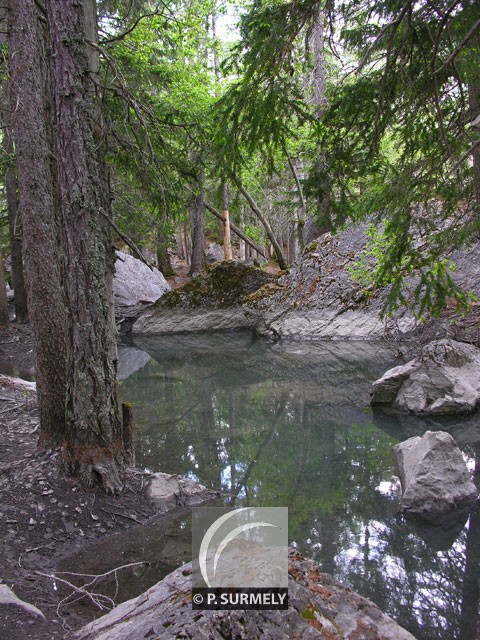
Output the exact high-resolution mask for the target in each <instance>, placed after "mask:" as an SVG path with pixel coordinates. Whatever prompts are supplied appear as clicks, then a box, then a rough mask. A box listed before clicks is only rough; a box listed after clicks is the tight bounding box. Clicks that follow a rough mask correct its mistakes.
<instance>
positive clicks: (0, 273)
mask: <svg viewBox="0 0 480 640" xmlns="http://www.w3.org/2000/svg"><path fill="white" fill-rule="evenodd" d="M0 325H1V326H4V327H6V326H7V325H8V301H7V287H6V283H5V270H4V268H3V255H2V252H1V251H0Z"/></svg>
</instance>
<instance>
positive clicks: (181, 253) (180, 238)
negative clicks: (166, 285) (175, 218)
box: [176, 227, 185, 260]
mask: <svg viewBox="0 0 480 640" xmlns="http://www.w3.org/2000/svg"><path fill="white" fill-rule="evenodd" d="M176 236H177V251H178V257H179V258H180V260H185V246H184V243H183V233H182V228H181V227H180V229H177V233H176Z"/></svg>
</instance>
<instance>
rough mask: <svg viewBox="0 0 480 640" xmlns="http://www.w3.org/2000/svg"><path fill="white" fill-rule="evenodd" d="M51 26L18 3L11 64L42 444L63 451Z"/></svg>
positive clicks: (25, 2) (13, 12)
mask: <svg viewBox="0 0 480 640" xmlns="http://www.w3.org/2000/svg"><path fill="white" fill-rule="evenodd" d="M44 24H45V17H44V16H43V15H39V13H38V8H37V6H36V3H35V0H11V2H10V11H9V30H8V60H9V72H10V76H11V78H12V83H11V91H12V105H13V106H14V109H13V112H12V121H13V127H14V135H15V144H16V162H17V172H18V186H19V207H20V210H21V213H22V223H23V246H24V262H25V272H26V279H27V295H28V307H29V312H30V322H31V326H32V332H33V336H34V340H35V355H36V374H37V395H38V404H39V411H40V423H41V435H40V440H41V443H42V444H45V445H46V444H53V445H57V444H60V443H61V442H62V441H63V438H64V436H65V392H66V376H67V370H66V343H65V326H66V307H65V298H64V294H63V286H62V281H61V271H60V268H59V264H60V263H61V260H62V255H61V249H60V244H59V242H58V237H59V230H58V225H57V220H56V218H55V213H54V212H55V193H54V190H55V187H54V185H55V181H54V177H53V173H52V166H51V163H52V154H51V149H50V146H49V130H48V127H47V123H46V119H45V117H44V115H45V114H46V113H47V112H51V105H49V104H48V103H47V104H46V101H45V86H46V68H45V64H44V61H45V51H44V47H43V46H42V45H43V43H44V39H45V33H44Z"/></svg>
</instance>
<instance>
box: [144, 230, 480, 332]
mask: <svg viewBox="0 0 480 640" xmlns="http://www.w3.org/2000/svg"><path fill="white" fill-rule="evenodd" d="M365 232H366V226H365V225H363V226H359V227H355V228H350V229H347V230H346V231H343V232H341V233H339V234H337V235H335V236H333V235H331V234H329V233H325V234H323V235H322V236H320V237H319V238H317V240H315V241H314V242H313V243H311V244H310V245H308V246H307V247H306V249H305V250H304V252H303V254H302V256H301V257H300V259H299V260H298V261H297V262H296V263H294V264H293V265H292V267H291V268H290V269H289V271H287V272H285V273H283V274H281V275H280V276H279V277H277V278H273V277H271V276H269V275H268V274H266V273H264V272H262V271H261V270H259V269H254V268H253V267H246V266H245V265H244V264H242V263H235V262H229V263H217V264H215V265H213V266H212V267H209V268H208V269H207V271H206V272H205V274H204V275H202V276H200V277H199V278H196V279H194V280H192V281H191V282H190V283H188V284H187V285H185V287H183V288H182V289H178V290H176V291H175V292H171V293H170V294H168V295H167V296H165V297H164V298H162V300H161V301H160V302H159V303H157V305H155V307H154V308H153V309H151V310H148V311H147V312H146V313H145V314H144V315H143V316H142V318H141V319H140V320H139V321H138V322H137V323H136V324H135V327H134V333H141V334H148V333H152V334H154V333H171V332H174V331H202V330H211V329H216V328H217V329H219V328H220V329H236V328H252V329H255V330H256V331H257V332H258V333H260V334H263V335H270V336H274V337H288V338H301V339H359V340H362V339H370V340H376V339H382V338H384V337H389V338H402V337H407V336H411V335H412V334H413V333H414V332H418V331H420V332H423V333H424V334H425V339H428V338H430V339H431V338H432V337H447V336H448V337H454V338H457V339H472V336H471V335H470V334H472V331H473V332H474V329H475V327H477V323H476V316H475V317H474V319H473V320H472V322H471V323H470V324H471V326H470V327H469V326H468V318H467V319H465V318H455V317H454V316H455V310H454V309H453V310H450V312H447V313H446V314H445V316H444V317H443V319H441V320H440V321H438V320H435V321H434V322H431V323H426V324H425V325H423V326H422V327H419V326H418V323H417V321H416V320H415V318H414V317H413V315H412V314H411V313H409V312H408V311H406V310H400V311H399V312H398V313H397V315H396V316H395V317H394V318H390V319H387V320H385V321H383V320H382V319H381V318H380V312H381V309H382V307H383V304H384V302H385V299H386V296H387V294H388V290H387V289H380V290H377V291H375V292H370V295H368V296H367V295H366V294H365V292H364V291H363V290H362V288H361V286H360V285H359V284H358V283H357V282H355V281H354V280H353V279H352V277H351V275H350V273H349V270H348V266H349V265H351V264H352V263H353V262H354V261H355V260H356V259H358V256H359V254H360V252H361V251H362V249H363V248H364V247H365V245H366V242H367V236H366V233H365ZM478 251H479V246H478V243H477V244H476V245H473V246H472V247H470V248H468V249H464V250H461V251H457V252H455V253H454V254H452V256H450V257H451V259H452V260H454V261H455V262H456V264H457V270H456V273H455V274H454V277H455V278H456V279H457V281H458V282H459V283H460V284H461V285H462V286H463V287H464V288H466V289H468V290H472V291H474V292H475V293H477V294H479V295H480V261H479V260H478V259H477V257H476V256H477V254H478ZM473 313H475V311H474V312H473ZM452 318H453V320H454V321H455V322H456V324H455V322H453V323H452ZM466 329H467V331H466ZM467 334H468V335H467Z"/></svg>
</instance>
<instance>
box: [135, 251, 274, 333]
mask: <svg viewBox="0 0 480 640" xmlns="http://www.w3.org/2000/svg"><path fill="white" fill-rule="evenodd" d="M272 281H273V277H272V276H271V275H269V274H268V273H265V272H264V271H262V270H261V269H256V268H254V267H248V266H246V265H244V264H243V263H241V262H236V261H233V260H232V261H229V262H217V263H215V264H213V265H211V266H210V267H207V268H206V270H205V271H204V272H203V273H201V274H200V275H198V276H196V277H195V278H192V279H191V280H190V281H189V282H187V283H186V284H185V285H184V286H183V287H180V288H178V289H175V290H174V291H170V292H169V293H167V294H166V295H165V296H163V297H162V299H161V300H159V301H158V302H157V303H156V304H155V305H154V306H153V307H151V308H149V309H148V310H146V311H145V313H143V314H142V315H141V316H140V318H139V319H138V320H137V321H136V322H135V324H134V327H133V333H134V334H135V335H142V334H147V335H148V334H166V333H177V332H191V331H209V330H228V329H242V328H251V327H254V326H255V325H256V323H257V316H256V313H255V312H253V313H249V314H247V309H246V307H244V305H243V301H244V300H245V298H246V297H247V296H250V295H252V294H254V293H255V292H256V291H257V290H258V289H259V288H260V287H262V286H263V285H265V284H267V283H271V282H272Z"/></svg>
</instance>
